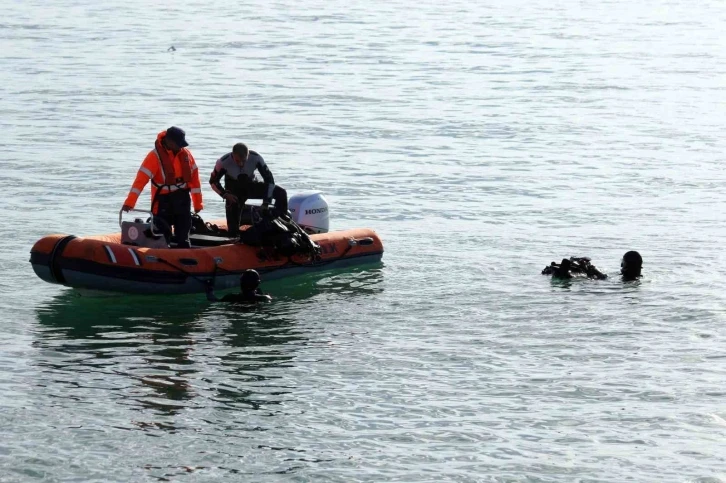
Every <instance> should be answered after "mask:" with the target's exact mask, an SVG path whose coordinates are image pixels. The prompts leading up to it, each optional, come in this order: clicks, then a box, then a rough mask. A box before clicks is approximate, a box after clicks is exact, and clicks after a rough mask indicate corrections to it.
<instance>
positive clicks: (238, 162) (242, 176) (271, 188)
mask: <svg viewBox="0 0 726 483" xmlns="http://www.w3.org/2000/svg"><path fill="white" fill-rule="evenodd" d="M255 171H259V173H260V174H261V175H262V179H263V181H258V180H257V179H256V178H255ZM222 177H224V186H222V182H221V181H222ZM209 184H210V185H211V186H212V189H213V190H214V192H215V193H217V194H218V195H219V196H221V197H222V198H223V199H224V200H225V212H226V215H227V230H228V231H229V234H230V235H231V236H235V235H238V234H239V226H240V222H241V216H242V209H243V208H244V205H245V201H247V200H248V199H250V198H253V199H261V200H262V211H263V212H266V211H268V210H269V206H270V201H271V200H273V199H274V200H275V212H276V214H277V215H278V216H281V215H287V191H285V190H284V189H283V188H282V187H280V186H276V185H275V179H274V178H273V176H272V172H271V171H270V168H268V167H267V164H265V160H264V159H262V156H260V155H259V154H258V153H257V152H255V151H251V150H250V149H249V148H248V147H247V146H246V145H245V144H243V143H237V144H235V145H234V147H233V148H232V152H230V153H227V154H225V155H224V156H222V157H221V158H219V159H218V160H217V162H216V164H215V165H214V170H213V171H212V175H211V176H210V177H209Z"/></svg>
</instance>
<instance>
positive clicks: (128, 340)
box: [34, 269, 382, 431]
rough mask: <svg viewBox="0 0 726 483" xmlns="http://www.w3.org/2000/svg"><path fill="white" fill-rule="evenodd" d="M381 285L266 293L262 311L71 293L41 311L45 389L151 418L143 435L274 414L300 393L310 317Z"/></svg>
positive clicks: (355, 282)
mask: <svg viewBox="0 0 726 483" xmlns="http://www.w3.org/2000/svg"><path fill="white" fill-rule="evenodd" d="M381 279H382V272H381V270H380V269H372V270H368V271H359V272H351V273H337V274H328V275H327V276H322V277H321V276H318V277H299V278H297V279H295V280H291V281H288V282H285V281H279V282H275V283H274V284H273V283H270V284H268V285H264V289H265V290H266V291H267V292H269V293H271V294H272V295H273V297H274V301H273V302H272V303H269V304H260V305H256V306H240V305H234V304H223V303H216V304H212V303H209V302H207V300H206V299H205V298H204V297H203V296H186V297H184V296H180V297H151V296H146V297H144V296H133V297H111V298H87V297H79V296H78V295H76V294H75V293H74V292H70V291H68V292H64V293H63V294H62V295H59V296H57V297H54V298H53V299H52V300H50V301H49V302H48V303H47V304H45V305H44V306H42V307H39V308H37V310H36V315H37V320H38V323H39V330H37V336H38V337H37V340H36V341H35V342H34V346H35V347H36V348H37V349H38V352H37V360H36V361H35V363H36V365H37V366H39V367H41V368H42V371H41V372H42V377H43V378H46V379H47V381H46V382H48V384H41V386H46V387H45V389H44V390H45V391H48V392H49V393H50V394H48V396H50V397H54V398H58V399H61V400H62V399H64V398H72V399H74V400H78V399H85V400H86V401H84V402H91V403H95V402H98V403H103V404H107V403H108V402H109V401H115V402H116V403H118V404H120V405H123V406H125V407H128V408H130V409H132V410H135V411H142V412H149V411H151V413H152V414H153V415H154V419H153V421H152V422H147V421H138V420H135V421H134V422H133V424H134V426H135V427H136V428H140V429H143V430H149V429H161V430H166V431H177V430H179V425H178V423H177V422H176V421H175V420H174V419H173V418H172V417H173V416H175V415H179V414H180V413H181V412H182V411H184V410H186V409H199V408H214V409H215V410H217V411H218V410H235V409H244V410H255V411H259V410H264V411H267V412H270V413H271V414H272V413H274V407H275V406H277V405H279V404H280V403H281V402H282V401H285V398H286V397H288V395H289V394H290V393H291V392H292V391H294V389H295V381H294V380H292V379H290V378H289V377H287V376H286V371H289V370H290V369H292V368H294V367H295V358H296V357H297V355H298V353H299V352H301V351H304V350H305V347H306V346H307V345H309V343H310V340H309V339H310V338H311V337H312V338H313V339H314V337H315V334H316V331H315V330H314V329H311V327H310V324H311V323H313V322H314V321H312V320H310V319H308V318H307V317H306V316H305V311H306V310H307V308H308V307H310V306H312V305H315V308H316V309H318V305H320V306H322V305H325V304H330V303H331V299H332V300H333V301H335V299H337V300H338V301H344V300H345V299H346V298H349V297H360V296H368V295H371V294H374V293H376V292H380V291H381V290H382V288H381V287H380V285H381V283H380V282H381ZM311 334H312V335H311ZM313 342H314V341H313Z"/></svg>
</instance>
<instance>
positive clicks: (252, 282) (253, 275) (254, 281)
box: [239, 269, 260, 293]
mask: <svg viewBox="0 0 726 483" xmlns="http://www.w3.org/2000/svg"><path fill="white" fill-rule="evenodd" d="M259 286H260V274H259V273H257V270H252V269H250V270H245V271H244V272H243V273H242V276H241V277H240V278H239V289H240V292H243V293H244V292H254V291H255V290H257V287H259Z"/></svg>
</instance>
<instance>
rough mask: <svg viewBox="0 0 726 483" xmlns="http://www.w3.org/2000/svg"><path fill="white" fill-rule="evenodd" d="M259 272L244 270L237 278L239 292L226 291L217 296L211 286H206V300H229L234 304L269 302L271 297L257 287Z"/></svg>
mask: <svg viewBox="0 0 726 483" xmlns="http://www.w3.org/2000/svg"><path fill="white" fill-rule="evenodd" d="M259 286H260V274H259V273H257V270H245V271H244V272H243V273H242V276H241V277H240V279H239V288H240V291H239V293H228V294H227V295H225V296H224V297H222V298H221V299H220V298H217V296H216V295H215V294H214V291H213V290H212V287H208V288H207V300H209V301H210V302H230V303H235V304H256V303H259V302H270V301H271V300H272V297H270V296H269V295H265V294H264V293H262V290H260V289H259Z"/></svg>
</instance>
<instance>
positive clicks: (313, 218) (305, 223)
mask: <svg viewBox="0 0 726 483" xmlns="http://www.w3.org/2000/svg"><path fill="white" fill-rule="evenodd" d="M288 207H289V209H290V213H291V214H292V219H293V220H294V221H295V223H297V224H298V225H300V226H301V227H303V229H304V230H305V231H307V232H308V233H327V232H328V228H329V227H330V213H329V212H328V202H327V201H326V200H325V198H324V197H323V195H322V193H321V192H320V191H304V192H302V193H298V194H296V195H294V196H293V197H292V198H290V201H289V203H288Z"/></svg>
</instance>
